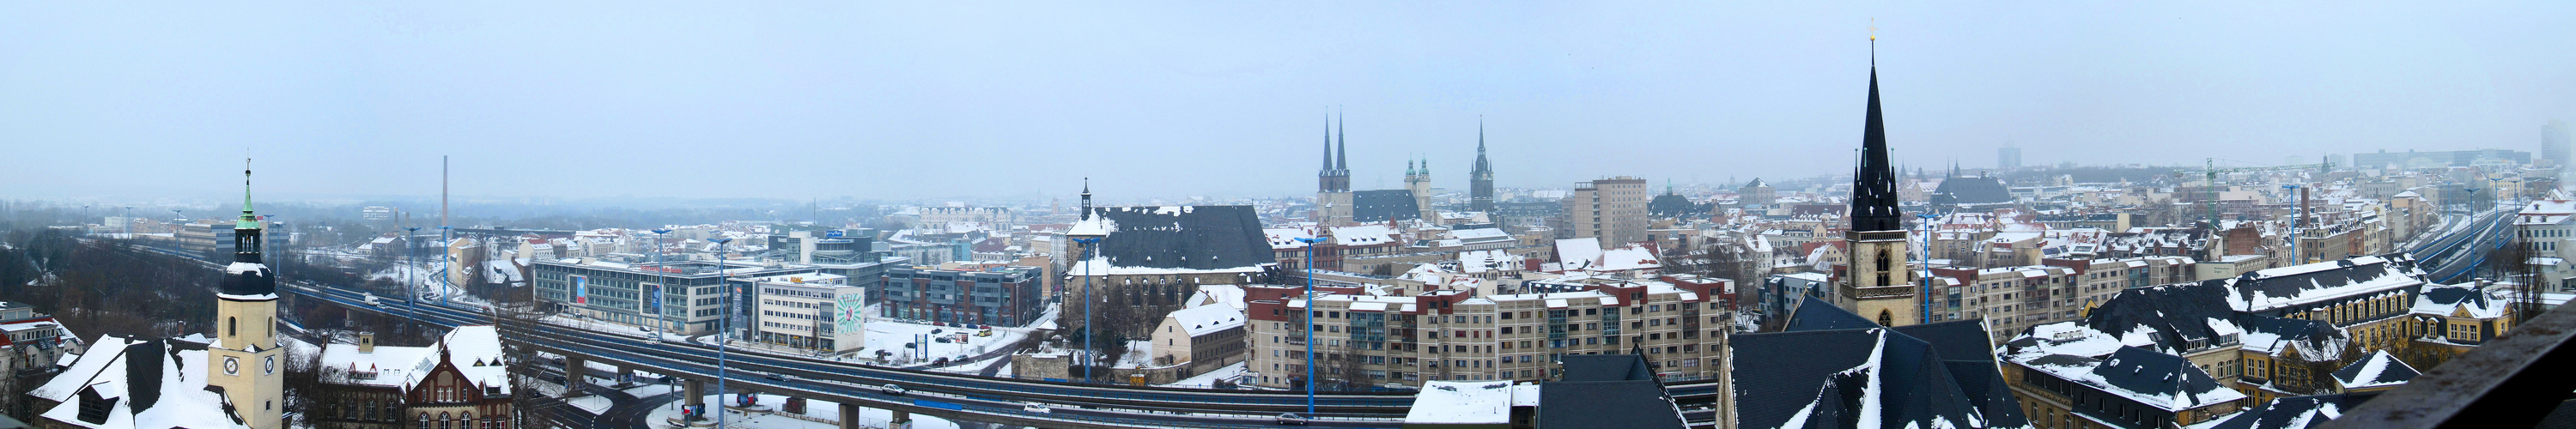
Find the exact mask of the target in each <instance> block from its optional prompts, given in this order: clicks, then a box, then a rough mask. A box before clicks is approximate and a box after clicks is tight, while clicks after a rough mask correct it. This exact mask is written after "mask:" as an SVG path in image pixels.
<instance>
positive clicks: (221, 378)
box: [206, 168, 286, 429]
mask: <svg viewBox="0 0 2576 429" xmlns="http://www.w3.org/2000/svg"><path fill="white" fill-rule="evenodd" d="M259 244H260V224H259V216H258V215H255V214H252V212H251V206H250V170H249V169H247V168H245V169H243V170H242V214H241V219H239V220H236V221H234V222H233V263H232V266H230V267H229V268H227V269H225V270H224V281H223V287H222V289H221V290H220V291H219V292H220V293H217V294H215V300H216V302H215V340H216V343H214V344H211V345H208V346H207V347H206V354H207V360H206V384H207V385H208V386H209V387H210V388H214V387H220V388H222V389H223V390H222V391H223V394H224V400H225V402H227V403H230V404H232V407H233V409H234V410H236V412H237V413H239V414H240V416H241V418H242V424H243V425H244V426H249V427H251V428H252V429H274V428H278V427H282V426H280V424H281V423H280V417H281V416H283V415H284V413H285V407H286V404H285V396H286V374H285V372H284V371H285V369H286V368H285V365H286V363H285V362H279V357H280V355H281V354H282V351H283V350H286V349H285V344H283V343H279V342H278V341H277V278H276V277H274V276H275V275H274V274H271V272H270V271H269V269H268V266H267V265H263V264H261V263H260V248H259ZM244 325H248V326H244Z"/></svg>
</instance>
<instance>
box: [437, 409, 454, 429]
mask: <svg viewBox="0 0 2576 429" xmlns="http://www.w3.org/2000/svg"><path fill="white" fill-rule="evenodd" d="M452 417H454V416H452V415H449V414H447V413H444V412H441V413H438V429H455V428H456V427H455V426H453V424H454V423H455V422H456V419H454V418H452Z"/></svg>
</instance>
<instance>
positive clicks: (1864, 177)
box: [1851, 36, 1905, 232]
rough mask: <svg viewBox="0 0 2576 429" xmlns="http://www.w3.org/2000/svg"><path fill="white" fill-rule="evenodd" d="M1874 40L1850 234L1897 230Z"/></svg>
mask: <svg viewBox="0 0 2576 429" xmlns="http://www.w3.org/2000/svg"><path fill="white" fill-rule="evenodd" d="M1877 47H1878V38H1877V37H1875V36H1872V37H1870V58H1871V59H1870V67H1869V113H1868V117H1867V119H1865V120H1864V122H1863V123H1862V125H1861V136H1860V145H1861V153H1860V169H1859V171H1856V172H1854V174H1853V177H1852V201H1851V204H1852V207H1851V216H1852V229H1851V230H1852V231H1862V232H1866V231H1901V230H1904V229H1905V226H1904V222H1903V216H1904V215H1903V213H1900V212H1899V211H1898V209H1897V207H1896V173H1895V172H1894V171H1893V170H1891V169H1890V168H1891V165H1890V164H1889V162H1888V159H1887V158H1888V157H1887V130H1886V124H1885V123H1884V121H1883V120H1882V119H1881V118H1880V115H1879V107H1878V65H1877V63H1878V60H1877V57H1878V53H1877Z"/></svg>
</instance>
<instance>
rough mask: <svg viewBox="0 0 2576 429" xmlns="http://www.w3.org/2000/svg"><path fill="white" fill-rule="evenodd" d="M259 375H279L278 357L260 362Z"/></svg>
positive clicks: (271, 357) (270, 357)
mask: <svg viewBox="0 0 2576 429" xmlns="http://www.w3.org/2000/svg"><path fill="white" fill-rule="evenodd" d="M259 373H260V374H276V373H277V357H276V356H269V357H267V358H263V359H260V361H259Z"/></svg>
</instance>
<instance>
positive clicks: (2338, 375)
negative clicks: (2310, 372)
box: [2334, 351, 2424, 386]
mask: <svg viewBox="0 0 2576 429" xmlns="http://www.w3.org/2000/svg"><path fill="white" fill-rule="evenodd" d="M2379 361H2385V362H2381V363H2380V364H2381V365H2384V366H2385V367H2384V368H2380V370H2379V374H2378V376H2377V377H2372V378H2371V379H2369V380H2359V379H2358V378H2360V377H2361V375H2362V374H2361V371H2362V370H2364V369H2369V367H2370V364H2371V362H2379ZM2418 375H2424V373H2422V372H2416V371H2415V367H2412V366H2407V365H2406V361H2401V360H2397V356H2394V355H2390V354H2388V352H2387V351H2372V352H2370V356H2367V357H2363V358H2361V360H2357V361H2353V362H2352V364H2351V365H2344V366H2343V369H2338V370H2335V372H2334V378H2335V381H2338V382H2342V383H2343V385H2345V386H2380V385H2386V384H2390V383H2405V382H2406V381H2408V380H2414V379H2415V376H2418Z"/></svg>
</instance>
